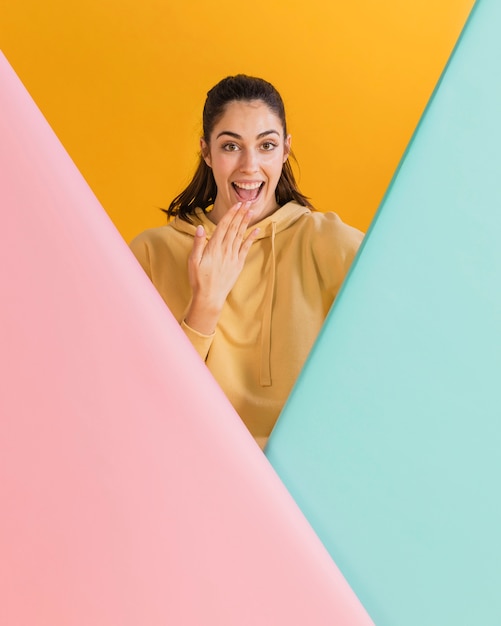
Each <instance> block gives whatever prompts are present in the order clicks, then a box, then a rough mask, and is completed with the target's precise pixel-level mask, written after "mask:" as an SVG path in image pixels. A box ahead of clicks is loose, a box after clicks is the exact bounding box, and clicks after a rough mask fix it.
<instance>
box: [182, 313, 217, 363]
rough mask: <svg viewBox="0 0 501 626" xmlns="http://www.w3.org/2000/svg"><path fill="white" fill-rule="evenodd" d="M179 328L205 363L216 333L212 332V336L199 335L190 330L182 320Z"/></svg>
mask: <svg viewBox="0 0 501 626" xmlns="http://www.w3.org/2000/svg"><path fill="white" fill-rule="evenodd" d="M181 328H182V329H183V330H184V332H185V333H186V336H187V337H188V339H189V340H190V341H191V343H192V344H193V347H194V348H195V350H196V351H197V352H198V354H199V355H200V356H201V358H202V359H203V360H204V361H205V360H206V358H207V355H208V354H209V350H210V347H211V345H212V340H213V339H214V337H215V336H216V333H215V332H214V333H212V335H203V334H202V333H199V332H198V331H197V330H195V329H193V328H191V326H188V324H187V323H186V322H185V321H184V320H182V322H181Z"/></svg>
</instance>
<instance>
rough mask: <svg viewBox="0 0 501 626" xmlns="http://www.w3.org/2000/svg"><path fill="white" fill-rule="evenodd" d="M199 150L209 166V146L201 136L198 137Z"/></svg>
mask: <svg viewBox="0 0 501 626" xmlns="http://www.w3.org/2000/svg"><path fill="white" fill-rule="evenodd" d="M200 150H201V152H202V158H203V160H204V161H205V162H206V163H207V165H208V166H209V167H212V164H211V158H210V150H209V146H208V144H207V142H206V141H205V139H204V138H203V137H201V138H200Z"/></svg>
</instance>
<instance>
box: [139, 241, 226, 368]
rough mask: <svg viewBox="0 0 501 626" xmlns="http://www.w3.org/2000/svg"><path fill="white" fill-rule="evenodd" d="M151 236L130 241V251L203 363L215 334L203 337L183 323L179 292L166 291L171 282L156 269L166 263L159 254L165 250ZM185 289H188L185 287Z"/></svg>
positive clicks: (182, 307) (175, 290) (174, 290)
mask: <svg viewBox="0 0 501 626" xmlns="http://www.w3.org/2000/svg"><path fill="white" fill-rule="evenodd" d="M153 235H154V232H152V231H146V233H142V234H141V235H138V236H137V237H136V238H135V239H133V240H132V241H131V243H130V249H131V250H132V252H133V254H134V256H135V257H136V259H137V260H138V261H139V264H140V265H141V267H142V268H143V270H144V271H145V273H146V274H147V276H148V277H149V279H150V280H151V282H152V283H153V285H154V286H155V288H156V289H157V291H158V292H159V294H160V295H161V296H162V298H163V300H164V302H165V303H166V305H167V306H168V308H169V310H170V311H171V313H172V314H173V315H174V317H176V318H177V320H178V322H179V323H180V325H181V328H182V329H183V331H184V333H185V334H186V336H187V337H188V339H189V340H190V341H191V343H192V344H193V347H194V348H195V350H196V351H197V352H198V354H199V355H200V357H201V358H202V359H203V360H204V361H205V360H206V359H207V355H208V354H209V350H210V347H211V344H212V341H213V339H214V337H215V333H213V334H212V335H203V334H202V333H199V332H198V331H196V330H195V329H193V328H191V327H190V326H188V324H187V323H186V322H185V321H184V315H181V313H182V310H183V309H184V306H185V304H183V302H182V297H180V293H179V290H177V289H169V290H167V289H166V285H170V284H171V281H163V280H162V272H160V271H159V268H158V265H159V264H160V265H162V266H164V265H166V263H167V259H166V258H164V257H163V255H162V253H161V251H162V249H163V250H165V248H162V247H161V246H158V245H157V246H155V238H154V236H153ZM155 260H156V261H155ZM186 280H187V279H186ZM162 285H163V287H162ZM186 288H188V286H187V285H186ZM173 292H175V293H173ZM184 302H185V303H186V300H184Z"/></svg>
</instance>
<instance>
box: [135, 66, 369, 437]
mask: <svg viewBox="0 0 501 626" xmlns="http://www.w3.org/2000/svg"><path fill="white" fill-rule="evenodd" d="M203 133H204V134H203V137H202V138H201V140H200V148H201V154H200V159H199V163H198V167H197V170H196V172H195V175H194V176H193V179H192V181H191V183H190V184H189V185H188V187H187V188H186V189H185V190H184V191H183V192H182V193H180V194H179V196H177V197H176V198H174V200H173V201H172V202H171V204H170V206H169V209H168V210H167V213H168V215H169V216H171V217H174V219H173V220H172V221H171V222H170V223H169V224H167V225H166V226H163V227H160V228H154V229H150V230H148V231H146V232H144V233H142V234H141V235H139V236H138V237H136V239H134V241H132V243H131V248H132V250H133V252H134V253H135V255H136V257H137V258H138V260H139V262H140V263H141V265H142V266H143V268H144V270H145V271H146V273H147V274H148V276H149V277H150V279H151V280H152V281H153V284H154V285H155V286H156V288H157V289H158V291H159V292H160V294H161V295H162V297H163V299H164V300H165V302H166V304H167V306H168V307H169V308H170V310H171V311H172V313H173V314H174V316H175V317H176V318H177V319H178V321H179V323H180V324H181V326H182V328H183V329H184V331H185V333H186V334H187V336H188V337H189V339H190V340H191V342H192V343H193V345H194V347H195V348H196V349H197V351H198V353H199V354H200V356H201V357H202V358H203V359H204V360H205V362H206V364H207V366H208V368H209V369H210V370H211V372H212V373H213V375H214V377H215V378H216V380H217V381H218V382H219V384H220V385H221V387H222V389H223V390H224V391H225V393H226V395H227V396H228V398H229V399H230V401H231V402H232V404H233V406H234V407H235V409H236V410H237V412H238V413H239V415H240V417H241V418H242V420H243V421H244V423H245V424H246V425H247V427H248V428H249V430H250V432H251V433H252V435H253V436H254V437H255V438H256V440H257V441H258V443H259V444H260V445H261V446H262V447H263V446H264V445H265V443H266V440H267V438H268V436H269V434H270V432H271V430H272V428H273V426H274V424H275V422H276V420H277V418H278V415H279V413H280V411H281V409H282V407H283V405H284V403H285V400H286V399H287V396H288V394H289V392H290V390H291V388H292V385H293V384H294V381H295V380H296V378H297V376H298V374H299V371H300V370H301V367H302V366H303V364H304V361H305V360H306V357H307V355H308V352H309V350H310V349H311V347H312V345H313V342H314V341H315V338H316V336H317V334H318V332H319V330H320V328H321V326H322V324H323V321H324V319H325V317H326V315H327V312H328V310H329V308H330V306H331V304H332V302H333V301H334V298H335V297H336V294H337V292H338V291H339V288H340V286H341V284H342V282H343V279H344V277H345V275H346V273H347V271H348V268H349V266H350V264H351V262H352V260H353V258H354V256H355V253H356V251H357V249H358V246H359V245H360V242H361V240H362V236H363V235H362V233H361V232H360V231H358V230H356V229H354V228H352V227H350V226H347V225H346V224H344V223H343V222H342V221H341V220H340V219H339V217H338V216H337V215H336V214H335V213H320V212H317V211H315V210H314V208H313V207H312V206H311V204H310V203H309V201H308V199H307V197H306V196H304V195H303V194H302V193H301V192H300V191H299V189H298V187H297V184H296V181H295V179H294V174H293V171H292V168H291V166H290V163H289V158H290V156H291V137H290V135H289V134H288V133H287V125H286V120H285V110H284V105H283V101H282V98H281V97H280V94H279V93H278V92H277V91H276V89H275V88H274V87H273V86H272V85H271V84H270V83H268V82H267V81H264V80H262V79H260V78H253V77H249V76H245V75H241V74H240V75H237V76H229V77H227V78H225V79H223V80H222V81H220V82H219V83H218V84H217V85H216V86H215V87H213V88H212V89H211V90H210V91H209V92H208V94H207V100H206V102H205V106H204V112H203Z"/></svg>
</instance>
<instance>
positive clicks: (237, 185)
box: [233, 183, 262, 189]
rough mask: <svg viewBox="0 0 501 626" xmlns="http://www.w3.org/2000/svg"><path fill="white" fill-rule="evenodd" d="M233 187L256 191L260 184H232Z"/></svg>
mask: <svg viewBox="0 0 501 626" xmlns="http://www.w3.org/2000/svg"><path fill="white" fill-rule="evenodd" d="M233 184H234V185H235V187H240V189H258V188H259V187H261V184H262V183H233Z"/></svg>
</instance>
